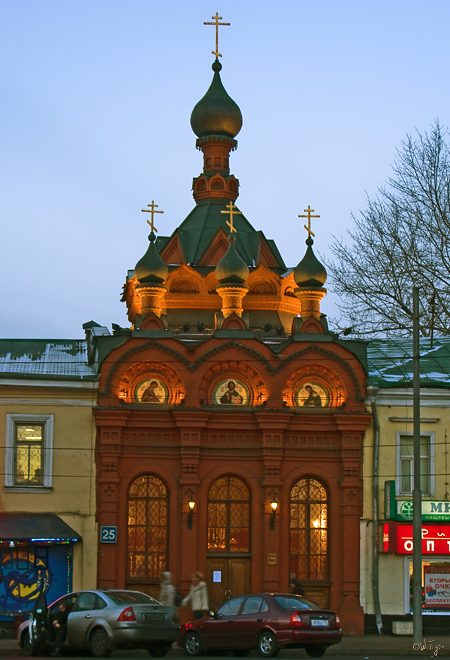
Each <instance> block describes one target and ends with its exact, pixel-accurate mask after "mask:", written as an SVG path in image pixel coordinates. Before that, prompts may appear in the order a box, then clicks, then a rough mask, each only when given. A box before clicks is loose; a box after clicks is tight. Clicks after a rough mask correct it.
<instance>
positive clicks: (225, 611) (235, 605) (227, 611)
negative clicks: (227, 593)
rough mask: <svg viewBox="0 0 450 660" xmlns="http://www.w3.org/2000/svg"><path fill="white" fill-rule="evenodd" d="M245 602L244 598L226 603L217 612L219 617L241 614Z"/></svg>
mask: <svg viewBox="0 0 450 660" xmlns="http://www.w3.org/2000/svg"><path fill="white" fill-rule="evenodd" d="M243 600H244V599H243V598H233V599H232V600H229V601H228V603H225V605H222V607H221V608H220V609H219V610H217V616H234V615H235V614H237V613H238V612H239V608H240V606H241V605H242V601H243Z"/></svg>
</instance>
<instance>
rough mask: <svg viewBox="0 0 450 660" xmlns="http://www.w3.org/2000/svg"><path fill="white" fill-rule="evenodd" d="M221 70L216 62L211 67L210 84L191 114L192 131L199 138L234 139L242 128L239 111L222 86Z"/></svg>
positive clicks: (220, 66) (219, 64)
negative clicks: (209, 136)
mask: <svg viewBox="0 0 450 660" xmlns="http://www.w3.org/2000/svg"><path fill="white" fill-rule="evenodd" d="M221 68H222V65H221V63H220V62H219V61H218V60H216V61H215V62H214V63H213V65H212V69H213V71H214V77H213V79H212V83H211V85H210V87H209V89H208V91H207V92H206V94H205V96H204V97H203V98H202V99H201V100H200V101H199V102H198V103H197V105H196V106H195V108H194V109H193V111H192V114H191V127H192V130H193V131H194V133H195V134H196V136H197V137H199V138H200V137H205V136H207V135H210V134H216V135H226V136H228V137H231V138H234V137H235V136H236V135H237V134H238V133H239V131H240V130H241V128H242V114H241V111H240V109H239V106H238V105H237V103H235V102H234V101H233V99H232V98H231V97H230V96H228V94H227V92H226V91H225V88H224V86H223V85H222V81H221V79H220V73H219V71H220V70H221Z"/></svg>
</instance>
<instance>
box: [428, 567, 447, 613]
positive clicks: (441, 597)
mask: <svg viewBox="0 0 450 660" xmlns="http://www.w3.org/2000/svg"><path fill="white" fill-rule="evenodd" d="M423 573H424V590H425V607H445V608H448V607H450V566H449V565H447V566H424V567H423Z"/></svg>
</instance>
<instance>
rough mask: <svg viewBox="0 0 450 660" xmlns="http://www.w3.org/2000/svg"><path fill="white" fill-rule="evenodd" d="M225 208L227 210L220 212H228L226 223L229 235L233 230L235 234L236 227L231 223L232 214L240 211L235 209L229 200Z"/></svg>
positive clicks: (239, 213) (238, 213)
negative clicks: (228, 217)
mask: <svg viewBox="0 0 450 660" xmlns="http://www.w3.org/2000/svg"><path fill="white" fill-rule="evenodd" d="M225 208H226V209H227V210H226V211H221V213H228V214H229V216H230V219H229V220H227V225H228V226H229V228H230V236H231V235H232V233H233V232H235V233H236V234H237V229H236V227H235V226H234V224H233V214H235V215H242V211H237V210H236V207H235V205H234V204H233V202H230V203H229V204H227V205H226V207H225Z"/></svg>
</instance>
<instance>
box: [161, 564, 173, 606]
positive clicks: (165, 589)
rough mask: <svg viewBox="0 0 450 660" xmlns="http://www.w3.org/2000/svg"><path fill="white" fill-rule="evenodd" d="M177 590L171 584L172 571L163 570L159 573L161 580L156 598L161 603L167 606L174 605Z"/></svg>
mask: <svg viewBox="0 0 450 660" xmlns="http://www.w3.org/2000/svg"><path fill="white" fill-rule="evenodd" d="M176 593H177V590H176V588H175V587H174V585H173V584H172V573H170V572H169V571H165V572H164V573H161V582H160V587H159V596H158V600H159V602H160V603H162V604H163V605H167V606H168V607H175V606H176V603H175V597H176Z"/></svg>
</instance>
